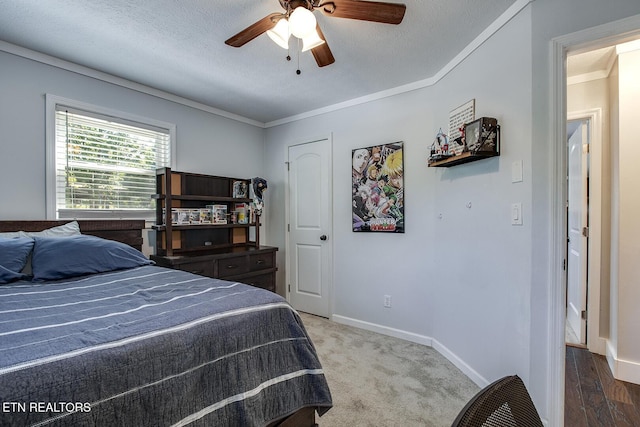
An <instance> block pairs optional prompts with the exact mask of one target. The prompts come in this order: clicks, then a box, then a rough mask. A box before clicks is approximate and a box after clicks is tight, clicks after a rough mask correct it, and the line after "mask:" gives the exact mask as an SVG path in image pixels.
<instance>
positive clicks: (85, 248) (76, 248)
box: [31, 235, 153, 280]
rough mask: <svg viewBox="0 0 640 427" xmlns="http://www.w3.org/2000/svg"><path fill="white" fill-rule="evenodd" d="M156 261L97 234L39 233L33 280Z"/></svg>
mask: <svg viewBox="0 0 640 427" xmlns="http://www.w3.org/2000/svg"><path fill="white" fill-rule="evenodd" d="M149 264H153V261H150V260H149V259H147V258H146V257H145V256H144V255H143V254H142V253H141V252H140V251H138V250H137V249H134V248H132V247H131V246H129V245H126V244H124V243H120V242H116V241H113V240H106V239H102V238H100V237H95V236H86V235H80V236H71V237H65V238H64V239H60V238H56V237H36V238H35V245H34V247H33V256H32V260H31V266H32V269H33V280H56V279H65V278H67V277H75V276H81V275H84V274H92V273H103V272H105V271H113V270H122V269H125V268H133V267H138V266H141V265H149Z"/></svg>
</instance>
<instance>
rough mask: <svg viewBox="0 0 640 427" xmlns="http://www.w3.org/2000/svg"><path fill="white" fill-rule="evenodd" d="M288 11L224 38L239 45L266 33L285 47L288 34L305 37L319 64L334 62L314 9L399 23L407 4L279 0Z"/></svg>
mask: <svg viewBox="0 0 640 427" xmlns="http://www.w3.org/2000/svg"><path fill="white" fill-rule="evenodd" d="M278 1H279V2H280V6H282V8H283V9H284V10H285V11H284V12H281V13H271V14H269V15H267V16H265V17H264V18H262V19H261V20H259V21H258V22H256V23H255V24H253V25H250V26H249V27H247V28H245V29H244V30H242V31H240V32H239V33H238V34H236V35H235V36H233V37H231V38H229V39H228V40H227V41H225V43H226V44H228V45H229V46H233V47H240V46H243V45H244V44H246V43H248V42H250V41H251V40H253V39H255V38H256V37H258V36H259V35H261V34H263V33H265V32H266V33H267V34H268V35H269V37H271V39H273V41H275V42H276V43H278V44H279V45H280V46H282V47H283V48H285V49H288V47H289V36H290V35H294V36H296V37H298V38H299V39H301V40H302V42H303V48H302V51H303V52H305V51H307V50H311V53H312V54H313V57H314V58H315V60H316V63H317V64H318V66H319V67H324V66H326V65H329V64H333V63H334V62H335V58H334V57H333V53H331V49H330V48H329V45H328V44H327V41H326V39H325V38H324V34H322V30H321V29H320V26H319V25H318V24H317V21H316V18H315V16H314V15H313V11H314V10H316V9H319V10H320V11H322V13H323V14H325V15H326V16H331V17H336V18H349V19H358V20H361V21H371V22H381V23H385V24H395V25H397V24H399V23H400V22H402V18H404V12H405V10H406V6H405V5H404V4H400V3H385V2H377V1H365V0H278ZM287 59H290V57H287Z"/></svg>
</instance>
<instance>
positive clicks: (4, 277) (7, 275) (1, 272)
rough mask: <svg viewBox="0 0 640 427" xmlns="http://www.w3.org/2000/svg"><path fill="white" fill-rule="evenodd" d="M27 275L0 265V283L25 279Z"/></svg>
mask: <svg viewBox="0 0 640 427" xmlns="http://www.w3.org/2000/svg"><path fill="white" fill-rule="evenodd" d="M25 277H26V275H24V274H22V273H16V272H15V271H11V270H9V269H7V268H5V267H3V266H1V265H0V284H2V283H9V282H13V281H14V280H19V279H24V278H25Z"/></svg>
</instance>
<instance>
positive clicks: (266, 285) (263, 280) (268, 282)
mask: <svg viewBox="0 0 640 427" xmlns="http://www.w3.org/2000/svg"><path fill="white" fill-rule="evenodd" d="M245 283H247V284H249V285H253V286H256V287H258V288H262V289H266V290H268V291H271V292H275V291H276V284H275V273H267V274H260V275H259V276H253V277H248V278H246V279H245Z"/></svg>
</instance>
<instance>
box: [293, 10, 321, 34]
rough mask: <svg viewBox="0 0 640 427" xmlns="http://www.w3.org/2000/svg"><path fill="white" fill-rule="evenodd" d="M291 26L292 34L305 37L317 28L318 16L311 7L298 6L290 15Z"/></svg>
mask: <svg viewBox="0 0 640 427" xmlns="http://www.w3.org/2000/svg"><path fill="white" fill-rule="evenodd" d="M289 28H290V29H291V34H293V35H294V36H296V37H297V38H299V39H304V38H305V37H306V36H307V35H309V34H311V33H312V32H313V31H315V29H316V17H315V16H314V14H313V12H311V11H310V10H309V9H307V8H305V7H303V6H300V7H297V8H296V9H295V10H294V11H293V12H292V13H291V16H289Z"/></svg>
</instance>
